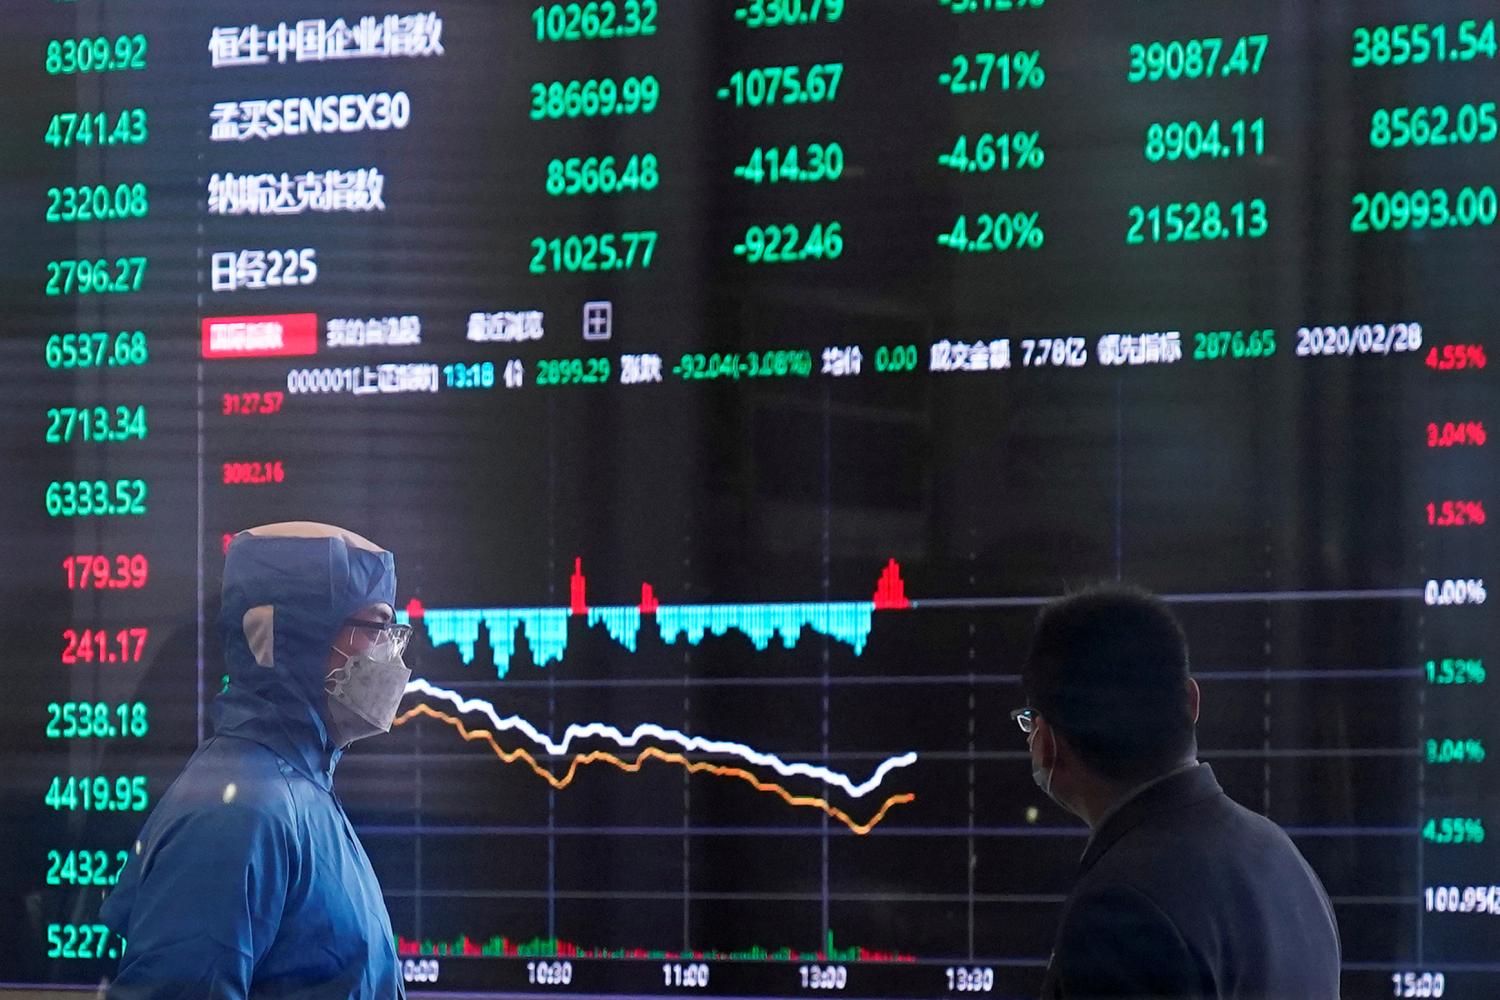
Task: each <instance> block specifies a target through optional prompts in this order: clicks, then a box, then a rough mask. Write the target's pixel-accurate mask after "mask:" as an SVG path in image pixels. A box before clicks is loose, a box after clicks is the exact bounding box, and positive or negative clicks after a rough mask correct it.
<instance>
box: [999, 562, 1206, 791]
mask: <svg viewBox="0 0 1500 1000" xmlns="http://www.w3.org/2000/svg"><path fill="white" fill-rule="evenodd" d="M1188 677H1189V672H1188V650H1187V638H1186V637H1185V636H1184V635H1183V632H1182V626H1181V625H1180V624H1178V621H1177V618H1176V616H1174V615H1173V614H1172V612H1171V610H1170V609H1169V608H1168V607H1167V605H1166V603H1165V602H1164V601H1162V599H1161V598H1159V597H1157V596H1155V595H1154V594H1151V593H1149V592H1147V591H1145V590H1141V589H1139V588H1136V587H1131V586H1127V585H1122V584H1105V585H1099V586H1094V587H1089V588H1088V589H1086V590H1082V591H1079V592H1077V593H1074V594H1070V595H1068V596H1066V597H1063V598H1060V599H1058V600H1056V601H1054V602H1052V603H1051V604H1049V605H1047V606H1046V607H1045V608H1043V609H1042V612H1041V614H1040V615H1039V616H1038V618H1037V623H1036V634H1035V636H1034V637H1033V638H1032V643H1031V651H1030V653H1029V654H1028V655H1027V657H1026V662H1025V665H1024V666H1023V668H1022V672H1021V684H1022V686H1023V687H1024V688H1025V690H1026V697H1027V701H1028V703H1029V704H1030V706H1031V707H1032V708H1034V709H1035V710H1036V712H1037V714H1038V715H1040V716H1042V718H1044V719H1046V720H1047V722H1048V724H1049V725H1051V726H1053V727H1055V728H1056V729H1058V730H1059V731H1060V732H1061V733H1062V734H1063V735H1064V736H1066V737H1067V739H1068V742H1069V744H1070V745H1071V746H1072V747H1073V748H1074V750H1076V751H1077V753H1078V756H1079V757H1080V758H1082V760H1083V762H1084V763H1085V764H1087V765H1088V766H1090V767H1091V768H1093V769H1094V770H1096V771H1098V772H1100V773H1101V774H1103V775H1104V776H1105V777H1106V778H1109V779H1111V780H1114V781H1143V780H1146V779H1148V778H1151V777H1154V776H1156V775H1158V774H1161V773H1163V772H1164V771H1166V770H1168V769H1169V768H1171V767H1173V766H1175V765H1176V764H1178V763H1181V762H1183V761H1185V760H1187V759H1190V758H1191V757H1192V756H1193V755H1194V754H1196V752H1197V738H1196V735H1195V733H1194V722H1193V716H1192V711H1191V708H1190V707H1189V703H1188V693H1187V689H1188V684H1187V682H1188Z"/></svg>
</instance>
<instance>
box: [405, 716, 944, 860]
mask: <svg viewBox="0 0 1500 1000" xmlns="http://www.w3.org/2000/svg"><path fill="white" fill-rule="evenodd" d="M418 715H425V716H427V717H428V718H432V719H439V720H441V721H443V722H446V723H448V725H450V726H452V727H453V728H454V729H456V730H458V735H460V736H462V737H463V738H464V739H465V740H466V741H473V740H484V741H485V742H486V743H488V744H489V745H490V749H491V750H493V751H495V756H496V757H499V758H500V759H501V760H502V761H504V762H505V763H507V764H514V763H515V762H516V761H518V760H520V761H525V762H526V764H527V765H528V766H529V767H530V768H531V769H532V771H534V772H536V775H537V777H539V778H541V779H543V780H544V781H546V782H547V784H549V785H551V786H552V787H553V788H556V789H559V790H561V789H564V788H567V787H568V786H569V785H570V784H572V783H573V779H574V778H575V777H577V776H578V769H579V768H580V767H582V766H584V765H586V764H594V763H598V762H601V761H602V762H603V763H606V764H612V765H614V766H615V767H618V768H619V769H620V770H622V771H627V772H629V773H631V774H634V773H636V772H638V771H640V769H641V767H642V766H643V765H644V764H645V763H646V761H647V760H653V759H654V760H660V761H665V762H666V763H668V764H681V765H682V766H683V767H685V768H687V769H688V771H690V772H693V771H707V772H708V773H709V774H715V775H718V776H719V777H723V778H739V779H740V780H742V781H747V782H749V783H750V784H752V785H754V786H755V789H756V791H760V792H771V793H773V794H775V795H779V796H781V798H782V800H783V801H785V802H786V803H787V805H792V806H804V807H810V808H813V809H820V810H822V811H823V812H824V813H826V814H827V815H828V816H829V817H830V818H831V819H836V820H838V821H839V822H840V823H842V824H844V825H845V826H847V827H848V828H849V829H850V830H851V831H852V832H853V833H856V834H858V835H860V836H861V837H862V836H864V835H865V834H867V833H869V832H870V831H871V830H873V829H874V828H875V824H877V823H879V822H880V821H881V820H883V819H885V814H886V813H887V812H889V811H890V810H891V807H892V806H899V805H905V804H906V803H908V802H915V801H916V798H917V797H916V795H914V794H913V793H911V792H904V793H902V794H900V795H892V796H891V797H890V798H888V799H886V800H885V802H884V803H882V804H881V806H880V809H879V810H877V811H876V813H875V815H874V816H873V817H871V818H870V821H869V822H868V823H859V822H856V821H855V819H854V818H853V817H852V816H850V815H849V814H848V813H846V812H844V810H842V809H840V808H839V807H837V806H835V805H832V804H830V803H829V802H828V801H827V800H826V799H818V798H813V797H811V796H807V795H793V794H792V793H791V792H789V791H787V790H786V789H785V788H783V787H782V786H780V785H776V784H771V783H770V782H766V781H761V780H760V779H759V778H757V777H756V776H755V775H753V774H751V773H750V772H749V771H746V770H744V769H742V768H738V767H724V766H722V765H720V764H709V763H707V762H706V761H692V760H688V759H687V758H686V757H684V756H683V755H682V754H680V753H673V752H672V751H668V750H662V749H661V748H659V747H647V748H646V749H644V750H642V751H641V752H640V754H639V755H637V757H636V758H635V761H634V762H633V763H632V762H630V761H625V760H621V759H620V758H619V757H616V756H615V755H614V754H612V753H609V752H608V751H606V750H593V751H590V752H588V753H584V754H578V755H576V756H575V757H574V758H573V760H572V762H571V763H569V765H568V770H567V773H566V774H564V775H563V776H562V777H561V778H559V777H557V776H556V775H554V774H553V773H552V772H551V771H549V770H547V769H546V768H544V767H542V766H541V765H540V764H538V763H537V761H536V758H535V757H533V756H532V755H531V754H530V753H528V752H526V751H525V750H506V749H504V748H502V747H501V746H500V744H499V743H497V742H496V741H495V734H494V733H492V732H490V731H489V730H488V729H470V728H469V727H467V726H465V725H464V724H463V722H462V721H461V720H460V719H458V718H457V717H455V716H452V715H449V714H448V713H447V712H441V711H439V710H438V709H435V708H433V707H432V706H430V705H425V704H422V705H417V706H416V707H415V708H411V709H408V710H407V711H405V712H402V713H401V715H400V716H399V717H397V719H396V721H395V722H394V723H393V726H400V725H403V724H405V723H407V722H410V721H411V720H412V719H413V718H415V717H416V716H418Z"/></svg>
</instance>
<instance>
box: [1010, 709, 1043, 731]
mask: <svg viewBox="0 0 1500 1000" xmlns="http://www.w3.org/2000/svg"><path fill="white" fill-rule="evenodd" d="M1010 718H1011V721H1013V722H1014V723H1015V724H1016V725H1017V726H1020V727H1021V732H1023V733H1025V734H1026V735H1027V736H1030V735H1031V734H1032V733H1034V732H1036V720H1037V719H1038V718H1039V716H1038V715H1037V711H1036V709H1034V708H1032V707H1031V706H1030V705H1028V706H1026V707H1025V708H1013V709H1011V712H1010Z"/></svg>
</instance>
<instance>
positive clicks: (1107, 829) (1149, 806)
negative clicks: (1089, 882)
mask: <svg viewBox="0 0 1500 1000" xmlns="http://www.w3.org/2000/svg"><path fill="white" fill-rule="evenodd" d="M1223 794H1224V789H1223V788H1221V787H1220V786H1219V779H1217V778H1215V777H1214V772H1213V769H1212V768H1210V767H1209V766H1208V765H1207V764H1199V765H1198V766H1197V767H1191V768H1188V769H1187V770H1184V771H1182V772H1180V773H1178V774H1173V775H1170V776H1169V777H1166V778H1163V779H1162V780H1160V781H1158V782H1156V783H1155V784H1153V785H1151V786H1149V787H1148V788H1146V789H1145V790H1144V791H1142V792H1140V793H1139V794H1138V795H1136V796H1135V797H1134V798H1132V799H1130V800H1129V801H1127V802H1126V803H1125V804H1124V805H1122V806H1120V808H1119V809H1118V810H1116V811H1115V813H1114V814H1113V815H1112V816H1110V817H1109V818H1107V819H1106V820H1105V821H1104V823H1103V825H1101V826H1100V827H1099V829H1097V830H1095V831H1094V836H1093V838H1092V839H1090V840H1089V846H1088V848H1087V849H1086V850H1084V852H1083V859H1082V860H1081V861H1080V862H1079V868H1080V870H1081V871H1085V872H1086V871H1088V870H1089V869H1090V868H1092V867H1094V864H1095V863H1096V862H1097V861H1098V860H1099V858H1100V857H1101V856H1102V855H1103V854H1104V852H1105V851H1107V850H1109V849H1110V848H1111V847H1113V846H1114V845H1115V842H1116V841H1118V840H1119V839H1120V838H1121V837H1123V836H1125V834H1127V833H1129V832H1130V831H1131V830H1132V829H1134V828H1135V827H1137V826H1139V825H1140V824H1141V823H1143V822H1144V821H1145V820H1147V819H1149V818H1150V817H1152V816H1156V815H1159V814H1161V813H1164V812H1171V811H1172V810H1174V809H1181V808H1183V807H1185V806H1190V805H1192V804H1193V803H1195V802H1201V801H1203V800H1204V799H1208V798H1213V797H1214V796H1217V795H1223Z"/></svg>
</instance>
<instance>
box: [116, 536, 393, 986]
mask: <svg viewBox="0 0 1500 1000" xmlns="http://www.w3.org/2000/svg"><path fill="white" fill-rule="evenodd" d="M395 597H396V571H395V563H394V561H393V559H392V557H391V554H390V553H389V552H386V551H384V550H383V549H380V548H379V547H378V546H376V545H374V544H373V543H371V542H370V541H368V540H367V539H364V538H361V537H360V536H359V535H356V534H354V533H353V532H349V531H344V530H342V529H339V528H335V527H332V526H330V525H323V524H311V523H307V522H293V523H286V524H273V525H266V526H265V527H261V528H252V529H250V530H249V531H243V532H240V534H238V535H237V536H235V538H234V540H233V542H232V543H231V544H230V546H229V554H228V558H227V560H226V563H225V566H224V602H223V610H222V612H221V614H220V617H219V624H220V630H221V632H222V634H223V637H224V652H225V657H226V659H227V661H228V666H229V679H230V680H229V689H228V690H227V691H226V692H224V693H223V694H221V695H219V697H218V699H217V700H216V701H215V702H214V706H213V720H214V736H213V737H212V738H210V739H209V740H208V741H206V742H205V743H204V744H203V745H202V746H201V747H199V748H198V751H197V752H196V753H195V754H194V755H193V757H192V759H191V760H189V761H188V763H187V767H186V768H185V769H184V770H183V772H182V775H181V776H180V777H179V778H178V779H177V780H176V781H175V782H173V784H172V786H171V787H170V788H169V789H167V791H166V793H165V794H164V795H163V796H162V798H161V801H160V802H158V803H157V805H156V808H155V809H154V810H153V811H152V813H151V815H150V817H149V818H148V819H147V820H146V824H145V827H144V829H142V830H141V834H140V838H139V839H138V840H137V841H136V844H135V850H134V852H133V853H132V855H131V857H130V860H129V861H128V862H127V864H126V865H125V869H124V871H123V873H122V874H121V877H120V882H119V884H118V885H117V886H116V887H115V890H114V892H113V893H112V894H111V895H110V897H109V899H107V900H106V901H105V903H104V907H103V909H102V911H101V914H100V915H101V919H102V920H103V921H104V923H106V924H108V925H109V926H110V927H111V928H112V929H113V930H115V931H116V932H117V933H119V934H121V935H123V936H124V937H125V938H126V941H127V945H126V950H125V953H124V955H123V956H122V957H121V959H120V967H119V971H118V973H117V975H116V976H115V979H114V981H113V982H112V983H110V984H109V990H108V996H109V1000H147V998H151V1000H167V998H182V1000H189V998H191V1000H243V998H246V997H270V996H278V997H282V996H284V997H290V996H297V997H302V998H307V1000H394V998H398V997H402V996H404V995H405V990H404V987H403V986H402V982H401V974H400V970H399V967H398V964H397V959H396V950H395V941H394V939H393V935H392V933H391V923H390V917H389V916H388V915H387V913H386V907H385V900H384V899H383V898H382V896H381V892H380V884H379V883H378V882H377V881H376V879H375V873H374V871H373V870H372V869H371V867H370V859H369V858H368V857H367V856H366V855H365V852H364V849H363V848H362V847H361V846H360V843H359V838H358V837H357V836H355V833H354V828H353V827H352V826H350V824H349V820H348V817H346V816H345V815H344V809H343V806H342V805H341V804H340V803H339V801H338V799H337V798H335V797H334V794H333V769H334V766H335V765H336V764H337V763H338V760H339V756H340V755H341V754H342V753H343V751H344V748H346V747H347V746H348V745H349V743H350V742H352V741H353V740H356V739H360V738H362V737H364V736H370V735H373V734H375V733H377V732H385V731H388V730H389V729H390V727H391V720H392V717H393V716H394V714H395V711H396V706H397V703H398V702H399V701H400V698H401V695H402V693H403V692H404V690H405V686H406V682H407V680H408V679H409V678H410V676H411V674H410V671H408V670H406V668H405V665H404V664H402V662H401V652H402V649H403V648H404V646H405V644H406V638H407V635H408V634H409V629H408V628H407V626H404V625H393V624H391V617H392V604H393V602H394V601H395Z"/></svg>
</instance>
